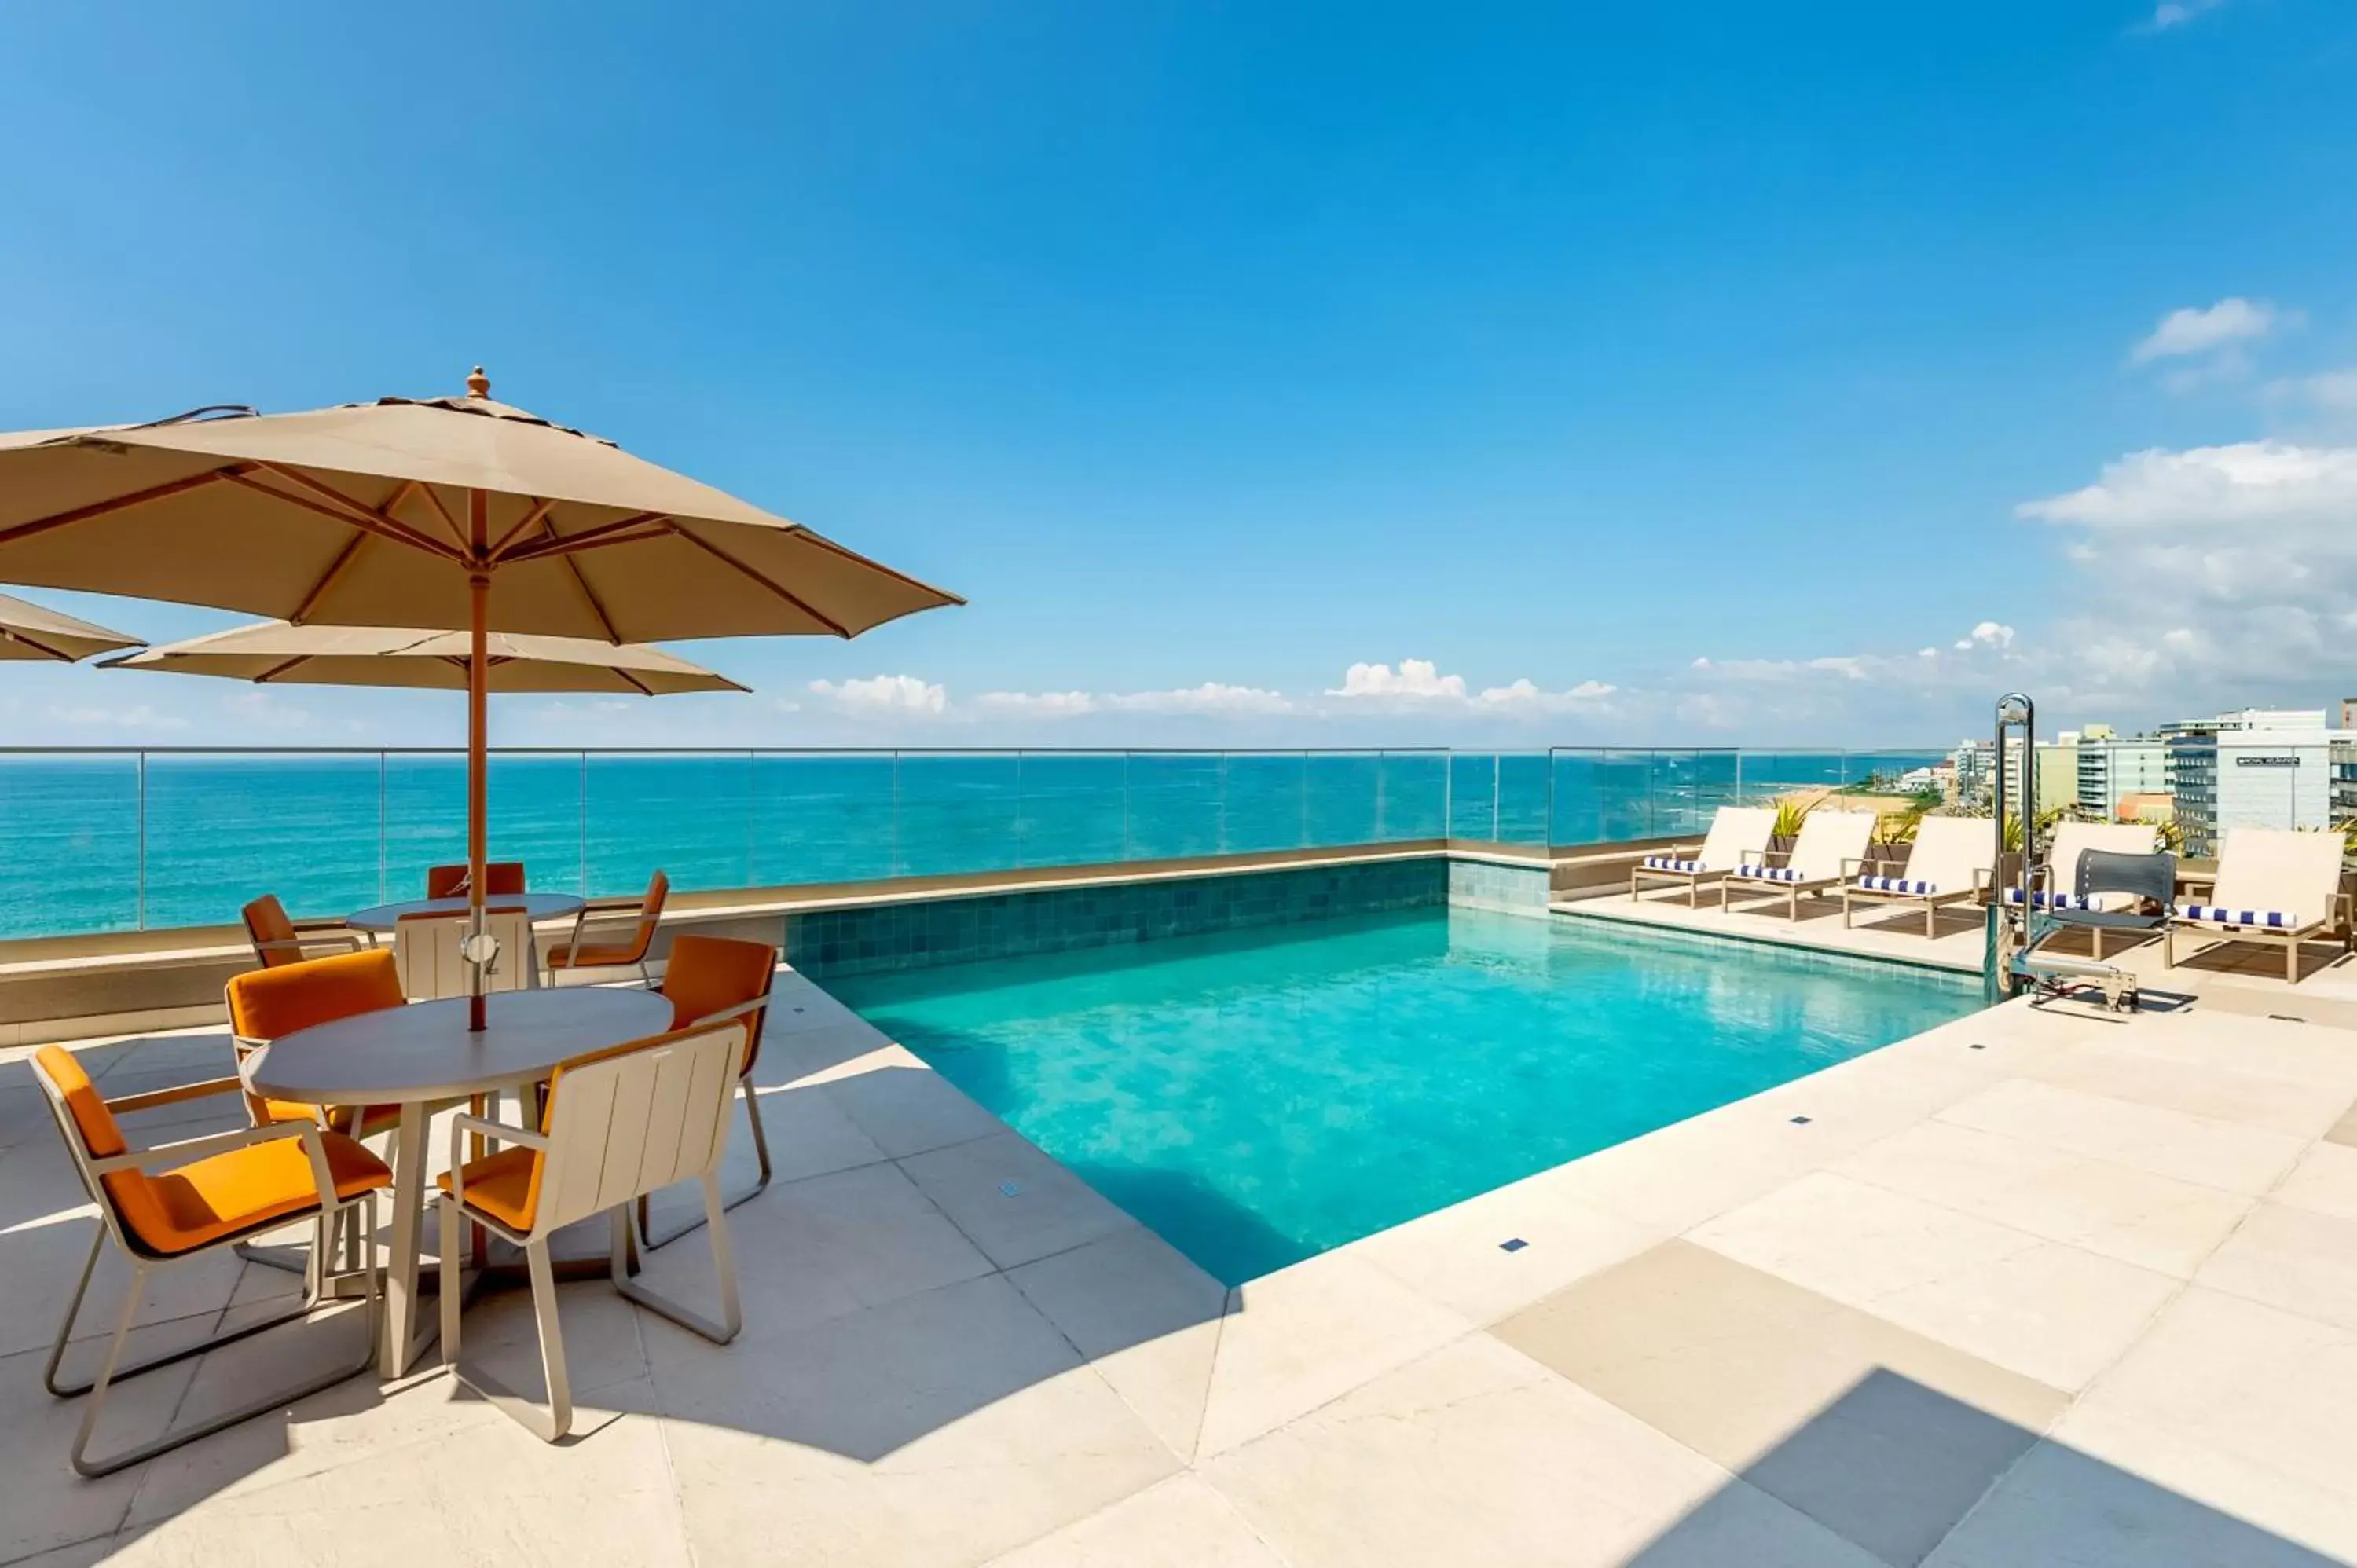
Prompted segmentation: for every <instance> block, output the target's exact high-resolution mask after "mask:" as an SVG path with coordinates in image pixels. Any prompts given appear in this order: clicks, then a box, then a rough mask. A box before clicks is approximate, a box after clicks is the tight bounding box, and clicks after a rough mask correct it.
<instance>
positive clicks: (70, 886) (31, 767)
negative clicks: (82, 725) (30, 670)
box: [0, 752, 234, 937]
mask: <svg viewBox="0 0 2357 1568" xmlns="http://www.w3.org/2000/svg"><path fill="white" fill-rule="evenodd" d="M0 855H5V856H6V858H7V865H8V866H9V868H10V874H9V875H8V876H7V877H6V878H5V883H0V937H36V936H58V935H63V934H65V933H67V932H70V931H127V930H131V929H135V927H137V926H138V925H139V924H140V918H139V917H140V907H139V906H140V897H139V759H138V757H136V756H135V755H132V754H129V753H124V754H121V755H97V756H92V755H81V754H75V753H66V752H54V753H40V752H27V753H15V754H11V755H8V756H5V757H0ZM232 918H234V910H233V909H232ZM150 923H154V922H152V921H151V922H150Z"/></svg>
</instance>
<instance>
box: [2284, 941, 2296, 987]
mask: <svg viewBox="0 0 2357 1568" xmlns="http://www.w3.org/2000/svg"><path fill="white" fill-rule="evenodd" d="M2284 983H2286V984H2287V985H2298V983H2299V939H2298V937H2293V938H2291V939H2290V940H2287V941H2286V942H2285V943H2284Z"/></svg>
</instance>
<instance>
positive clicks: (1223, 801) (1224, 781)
mask: <svg viewBox="0 0 2357 1568" xmlns="http://www.w3.org/2000/svg"><path fill="white" fill-rule="evenodd" d="M1212 853H1213V854H1227V853H1228V754H1227V753H1226V752H1224V751H1223V752H1222V753H1220V832H1219V837H1218V839H1217V840H1216V841H1215V847H1214V848H1213V850H1212Z"/></svg>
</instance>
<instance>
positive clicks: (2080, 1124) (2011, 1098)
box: [1940, 1079, 2306, 1196]
mask: <svg viewBox="0 0 2357 1568" xmlns="http://www.w3.org/2000/svg"><path fill="white" fill-rule="evenodd" d="M1940 1119H1941V1120H1942V1121H1943V1122H1954V1123H1955V1124H1956V1125H1958V1126H1962V1127H1973V1128H1977V1129H1978V1130H1980V1131H1981V1132H1984V1133H2003V1134H2005V1135H2006V1136H2008V1137H2014V1138H2020V1139H2023V1140H2025V1141H2027V1142H2029V1143H2033V1144H2048V1145H2050V1147H2053V1148H2057V1149H2061V1150H2064V1151H2066V1152H2068V1153H2071V1154H2074V1155H2085V1156H2087V1157H2088V1158H2090V1159H2097V1160H2109V1161H2112V1162H2113V1163H2114V1164H2116V1165H2134V1166H2136V1167H2137V1168H2138V1169H2140V1170H2148V1171H2152V1172H2154V1173H2156V1174H2158V1175H2160V1176H2174V1177H2175V1178H2177V1179H2178V1180H2179V1181H2190V1182H2196V1183H2199V1184H2201V1185H2202V1186H2204V1187H2220V1188H2222V1189H2224V1190H2226V1191H2228V1192H2240V1193H2248V1194H2252V1195H2254V1196H2255V1195H2256V1194H2259V1193H2263V1192H2265V1191H2266V1190H2267V1188H2269V1187H2273V1186H2274V1185H2275V1184H2276V1181H2277V1180H2278V1179H2279V1178H2280V1177H2281V1176H2283V1174H2284V1172H2285V1171H2287V1170H2288V1169H2290V1168H2291V1165H2292V1162H2293V1161H2295V1160H2296V1159H2298V1157H2299V1155H2300V1152H2301V1150H2302V1149H2303V1148H2304V1147H2305V1146H2306V1145H2305V1140H2303V1139H2300V1138H2296V1137H2293V1136H2291V1135H2290V1134H2288V1133H2275V1132H2269V1131H2267V1130H2266V1129H2264V1128H2259V1127H2249V1126H2243V1125H2239V1124H2237V1123H2235V1122H2216V1121H2211V1120H2208V1119H2207V1118H2204V1117H2200V1116H2189V1115H2186V1114H2185V1113H2184V1112H2179V1111H2165V1110H2162V1109H2160V1108H2159V1107H2158V1106H2151V1105H2139V1104H2136V1103H2134V1102H2133V1101H2126V1100H2115V1099H2113V1098H2112V1097H2111V1096H2109V1095H2104V1094H2088V1093H2084V1092H2083V1091H2081V1090H2074V1089H2063V1088H2060V1087H2058V1086H2056V1085H2053V1084H2050V1083H2039V1082H2035V1081H2032V1080H2029V1079H2013V1080H2011V1081H2009V1082H2006V1083H2001V1084H1997V1085H1995V1086H1994V1087H1992V1088H1990V1089H1987V1090H1984V1091H1982V1092H1981V1093H1979V1094H1976V1095H1974V1096H1972V1097H1971V1098H1970V1099H1967V1100H1964V1101H1961V1102H1959V1103H1957V1104H1955V1105H1952V1106H1950V1107H1948V1108H1947V1109H1946V1110H1945V1111H1943V1112H1941V1113H1940Z"/></svg>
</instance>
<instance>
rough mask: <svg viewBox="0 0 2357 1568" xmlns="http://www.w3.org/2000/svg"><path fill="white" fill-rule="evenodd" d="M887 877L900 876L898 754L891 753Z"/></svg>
mask: <svg viewBox="0 0 2357 1568" xmlns="http://www.w3.org/2000/svg"><path fill="white" fill-rule="evenodd" d="M885 864H886V865H887V867H888V871H887V875H892V876H898V875H900V754H899V751H898V750H895V751H894V752H893V753H892V857H891V859H890V860H888V861H887V862H886V863H885Z"/></svg>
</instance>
